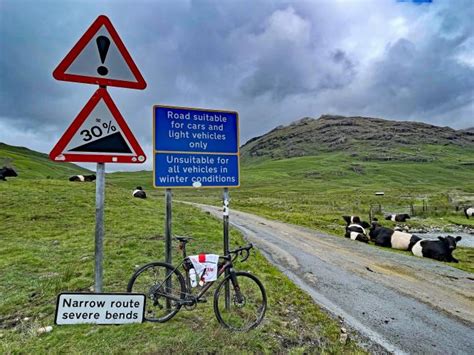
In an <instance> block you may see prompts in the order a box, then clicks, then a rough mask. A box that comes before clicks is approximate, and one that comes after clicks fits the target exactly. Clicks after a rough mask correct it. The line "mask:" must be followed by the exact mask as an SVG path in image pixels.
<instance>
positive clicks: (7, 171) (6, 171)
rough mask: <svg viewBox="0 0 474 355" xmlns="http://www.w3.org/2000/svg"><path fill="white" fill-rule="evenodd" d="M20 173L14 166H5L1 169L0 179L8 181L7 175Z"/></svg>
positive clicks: (14, 175)
mask: <svg viewBox="0 0 474 355" xmlns="http://www.w3.org/2000/svg"><path fill="white" fill-rule="evenodd" d="M16 176H18V174H17V173H16V171H15V170H13V169H12V168H9V167H6V166H4V167H3V168H1V169H0V180H3V181H7V179H5V178H7V177H16Z"/></svg>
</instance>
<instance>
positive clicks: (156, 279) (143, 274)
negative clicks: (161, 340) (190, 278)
mask: <svg viewBox="0 0 474 355" xmlns="http://www.w3.org/2000/svg"><path fill="white" fill-rule="evenodd" d="M184 290H185V288H184V280H183V277H182V275H181V274H180V273H179V272H177V271H175V270H174V269H173V268H172V267H171V266H168V265H167V264H164V263H159V262H157V263H152V264H148V265H146V266H144V267H143V268H141V269H140V270H138V271H137V272H136V273H135V274H134V276H133V277H132V279H131V280H130V282H129V286H128V291H129V292H134V293H143V294H145V296H146V298H147V301H146V309H145V319H146V320H149V321H156V322H164V321H167V320H169V319H170V318H171V317H173V316H174V315H175V314H176V313H177V312H178V311H179V309H180V308H181V302H180V300H182V299H184Z"/></svg>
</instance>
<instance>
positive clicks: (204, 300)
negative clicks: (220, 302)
mask: <svg viewBox="0 0 474 355" xmlns="http://www.w3.org/2000/svg"><path fill="white" fill-rule="evenodd" d="M197 302H198V303H207V298H200V299H198V300H197Z"/></svg>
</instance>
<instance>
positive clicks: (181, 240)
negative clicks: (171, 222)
mask: <svg viewBox="0 0 474 355" xmlns="http://www.w3.org/2000/svg"><path fill="white" fill-rule="evenodd" d="M174 239H176V240H177V241H179V242H181V243H187V242H189V241H190V240H193V239H194V238H191V237H184V236H177V237H174Z"/></svg>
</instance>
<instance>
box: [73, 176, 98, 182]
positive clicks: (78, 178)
mask: <svg viewBox="0 0 474 355" xmlns="http://www.w3.org/2000/svg"><path fill="white" fill-rule="evenodd" d="M95 179H96V177H95V175H94V174H92V175H74V176H71V177H70V178H69V181H80V182H85V181H94V180H95Z"/></svg>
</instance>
